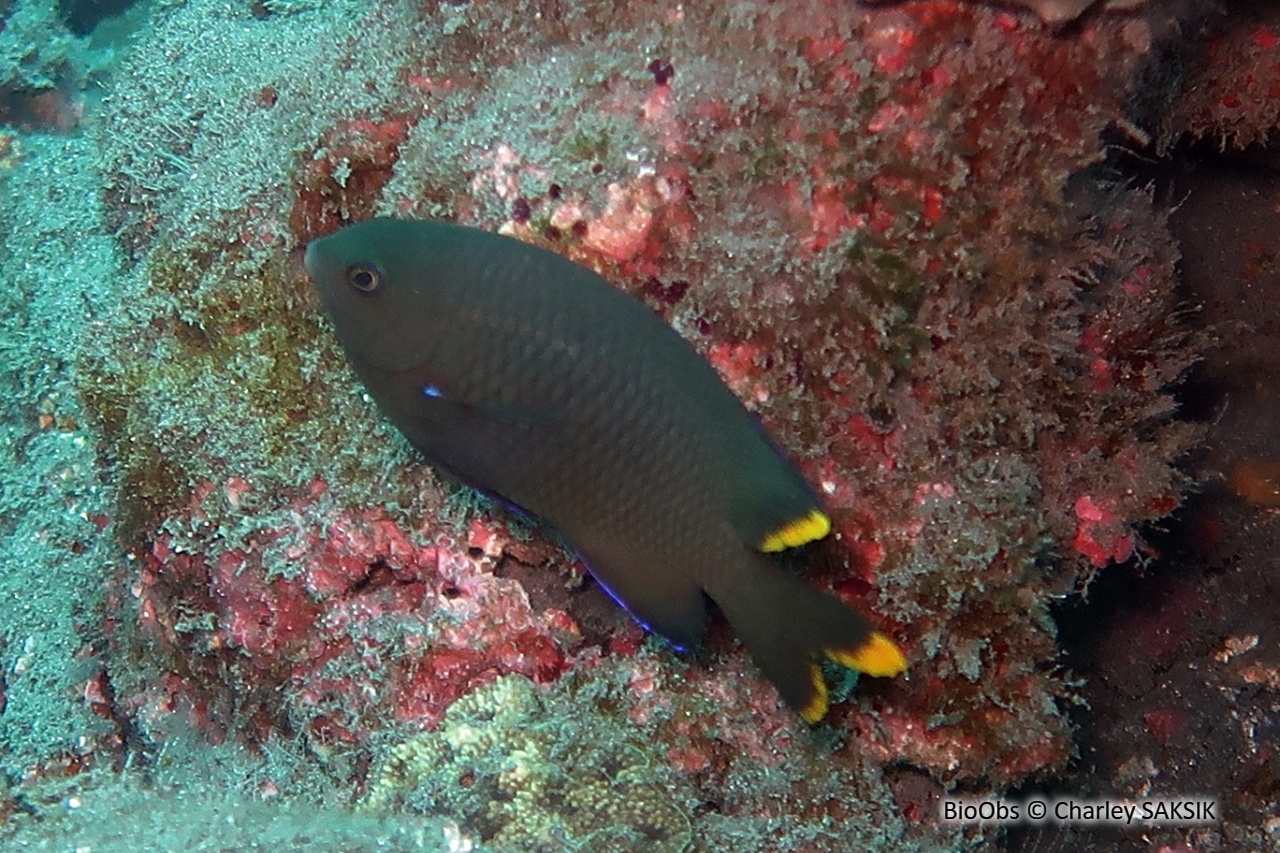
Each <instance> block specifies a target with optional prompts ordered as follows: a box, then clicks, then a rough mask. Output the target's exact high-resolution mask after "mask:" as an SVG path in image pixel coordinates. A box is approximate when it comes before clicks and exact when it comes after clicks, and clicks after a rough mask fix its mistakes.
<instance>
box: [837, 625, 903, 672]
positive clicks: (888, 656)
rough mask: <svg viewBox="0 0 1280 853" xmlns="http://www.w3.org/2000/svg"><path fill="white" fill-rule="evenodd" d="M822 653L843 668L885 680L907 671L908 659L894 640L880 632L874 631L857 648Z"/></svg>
mask: <svg viewBox="0 0 1280 853" xmlns="http://www.w3.org/2000/svg"><path fill="white" fill-rule="evenodd" d="M822 651H823V654H825V655H826V656H827V657H829V658H831V659H832V660H833V661H835V662H836V663H838V664H840V665H841V666H847V667H849V669H856V670H857V671H858V672H865V673H866V674H867V675H874V676H877V677H882V678H884V677H889V676H894V675H901V674H902V673H904V672H906V671H907V658H906V656H905V655H903V654H902V650H901V649H899V648H898V646H897V644H896V643H894V642H893V640H890V639H889V638H888V637H886V636H885V635H884V634H881V633H880V632H879V631H872V632H871V636H870V637H868V638H867V639H866V641H865V642H863V644H862V645H860V646H858V647H857V648H854V649H839V648H834V649H823V650H822Z"/></svg>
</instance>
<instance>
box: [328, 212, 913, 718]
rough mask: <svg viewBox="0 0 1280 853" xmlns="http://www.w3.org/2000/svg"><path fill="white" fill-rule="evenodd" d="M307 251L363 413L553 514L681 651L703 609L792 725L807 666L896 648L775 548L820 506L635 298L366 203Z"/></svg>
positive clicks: (820, 526) (880, 661) (821, 709)
mask: <svg viewBox="0 0 1280 853" xmlns="http://www.w3.org/2000/svg"><path fill="white" fill-rule="evenodd" d="M304 266H305V267H306V270H307V272H308V274H309V276H310V278H311V280H312V283H313V284H314V286H315V288H316V290H317V291H318V293H319V296H320V301H321V302H322V303H323V305H324V308H325V311H326V313H327V314H328V316H329V319H330V321H331V324H332V326H333V329H334V332H335V333H336V336H337V339H338V341H339V343H340V344H341V346H342V349H343V350H344V351H345V354H346V357H347V360H348V362H349V364H350V366H351V367H352V368H353V370H354V372H355V373H356V375H357V376H358V377H359V378H360V380H361V381H362V382H363V383H364V386H365V388H366V389H367V391H368V393H369V395H370V397H372V399H373V400H374V401H375V402H376V404H377V406H378V408H379V409H380V410H381V412H382V413H383V415H385V416H386V417H387V418H388V419H389V420H390V421H391V422H392V423H393V424H394V425H395V426H396V427H397V428H398V429H399V430H400V432H401V433H403V434H404V436H405V437H406V438H407V439H408V440H409V442H410V443H411V444H413V446H414V447H416V448H417V449H418V451H420V452H421V453H422V455H423V456H424V457H425V459H426V461H427V462H428V463H430V464H432V465H434V466H436V467H437V468H439V469H442V470H443V471H445V472H447V473H449V474H450V475H452V476H453V477H454V478H456V479H458V480H461V481H462V482H464V483H466V484H469V485H471V486H474V487H475V488H477V489H479V490H480V491H482V492H484V493H487V494H491V495H495V496H497V497H498V498H500V499H501V500H503V501H504V502H506V503H508V504H510V505H513V506H514V507H516V508H518V509H519V510H521V511H522V512H524V513H527V514H529V515H531V516H533V517H536V518H537V519H540V520H541V521H543V522H545V523H547V524H549V525H550V526H552V527H553V528H555V529H556V530H557V531H558V532H559V533H560V534H561V535H562V536H563V537H564V538H565V539H566V540H567V541H568V543H569V544H570V545H571V546H572V547H573V548H574V549H575V550H576V551H577V552H578V554H579V555H580V556H581V558H582V560H583V562H584V563H585V564H586V565H587V567H588V569H589V570H590V572H591V574H592V576H593V577H594V578H595V580H596V581H597V582H598V583H599V584H600V586H601V587H603V588H604V589H605V591H606V592H608V593H609V595H610V596H611V597H613V598H614V599H615V600H616V601H617V602H619V603H620V604H621V605H622V606H623V607H624V608H626V610H627V611H628V612H629V613H630V614H631V615H632V616H633V617H634V618H635V619H636V620H637V621H639V622H640V623H641V624H642V625H643V626H645V627H646V628H647V629H649V630H651V631H656V632H657V633H658V634H661V635H662V636H664V637H666V638H667V639H668V640H669V641H670V642H671V643H672V644H674V645H675V646H676V647H677V648H679V649H690V648H694V647H698V646H699V645H700V641H701V639H702V637H703V633H704V630H705V628H706V624H707V619H708V600H710V601H712V602H714V603H715V605H716V606H717V607H718V608H719V610H720V611H721V613H723V615H724V617H725V618H726V619H727V620H728V622H729V624H730V626H731V627H732V628H733V630H734V632H735V633H736V634H737V636H738V637H739V638H740V639H741V640H742V642H743V644H744V645H745V647H746V649H747V651H748V652H749V654H750V655H751V658H752V659H753V660H754V662H755V663H756V665H757V666H758V667H759V668H760V670H762V671H763V673H764V675H765V676H766V677H767V678H768V679H769V680H770V681H771V682H773V684H774V685H775V686H776V687H777V690H778V693H779V695H780V696H781V697H782V699H783V700H784V701H785V702H786V703H787V704H788V705H790V706H791V707H792V708H794V709H795V710H796V711H797V712H798V713H799V715H800V716H801V717H802V718H803V719H804V720H805V721H806V722H809V723H817V722H819V721H820V720H822V719H823V718H824V717H825V716H826V714H827V711H828V707H829V704H830V699H829V695H828V688H827V685H826V682H825V679H824V676H823V672H822V666H821V664H822V661H823V660H824V659H826V660H831V661H834V662H835V663H838V664H840V665H842V666H845V667H849V668H851V669H854V670H857V671H859V672H861V673H865V674H868V675H872V676H895V675H898V674H900V673H902V672H904V671H905V670H906V668H907V663H906V658H905V657H904V655H903V653H902V651H901V650H900V649H899V648H898V646H897V645H896V644H895V643H894V642H893V640H891V639H890V638H889V637H888V636H887V635H885V634H884V633H881V632H880V631H877V630H874V629H873V628H872V627H871V625H870V624H869V623H868V622H867V621H866V620H865V619H864V618H863V617H862V616H861V615H859V614H858V613H857V612H855V611H854V610H852V609H851V608H849V607H847V606H846V605H845V604H844V603H843V602H841V601H840V600H839V599H837V598H836V597H834V596H833V595H830V594H828V593H825V592H822V591H820V590H818V589H817V588H816V587H814V586H813V585H811V584H810V583H808V582H807V581H805V580H804V579H803V578H802V577H800V576H799V575H797V574H795V573H793V572H791V571H789V570H788V569H786V568H785V567H784V566H783V565H781V564H780V562H779V557H780V555H782V554H783V553H785V552H791V551H792V550H793V549H797V548H800V547H802V546H804V545H806V544H808V543H810V542H812V541H815V540H818V539H822V538H823V537H825V536H827V535H828V534H829V532H830V530H831V521H830V518H829V516H828V514H827V511H826V509H825V508H824V507H823V504H822V502H821V500H820V499H819V497H818V495H817V493H816V492H815V490H814V489H813V488H812V487H811V486H810V485H809V484H808V483H807V482H806V481H805V479H804V478H803V476H802V475H801V474H800V472H799V471H798V470H797V469H796V467H795V466H794V465H793V464H792V463H791V462H790V461H789V460H788V458H787V456H786V455H785V453H784V452H782V451H781V450H780V449H779V447H778V446H777V445H776V444H775V443H774V441H773V440H772V439H771V438H770V437H769V435H768V434H767V433H766V432H765V430H764V427H763V425H762V424H761V423H760V421H759V420H758V419H757V418H756V417H755V416H754V415H753V414H751V413H750V412H749V411H748V410H747V409H746V408H745V407H744V406H743V404H742V402H741V401H740V400H739V399H738V398H737V397H736V396H735V395H734V394H733V392H732V391H731V390H730V389H729V388H728V387H727V386H726V385H725V384H724V382H723V381H722V380H721V378H720V376H719V374H717V373H716V371H715V369H714V368H713V367H712V366H711V364H710V363H708V362H707V361H706V360H705V359H704V358H702V356H700V355H699V354H698V353H697V351H696V350H694V349H693V347H692V346H691V345H690V344H689V343H688V342H687V341H685V340H684V338H682V337H681V336H680V335H679V334H678V333H677V332H676V331H675V330H674V329H672V328H671V327H670V326H668V325H667V324H666V323H665V322H663V321H662V320H661V319H660V318H659V317H658V316H657V315H656V314H654V313H653V312H652V311H651V310H650V309H649V308H648V307H647V306H646V305H645V304H644V303H642V302H640V301H639V300H637V299H634V298H633V297H631V296H630V295H628V294H626V293H624V292H622V291H621V290H619V289H617V288H615V287H614V286H613V285H611V284H610V283H609V282H608V281H607V280H606V279H604V278H603V277H601V276H600V275H598V274H596V273H595V272H594V271H592V270H590V269H587V268H586V267H584V266H581V265H579V264H577V263H574V262H573V261H571V260H569V259H568V258H565V257H564V256H562V255H560V254H557V253H556V252H553V251H550V250H548V249H544V248H541V247H538V246H534V245H530V244H528V243H525V242H523V241H521V240H518V239H515V238H512V237H507V236H503V235H500V234H496V233H493V232H489V231H485V230H482V229H478V228H472V227H468V226H463V225H458V224H454V223H450V222H446V221H432V220H412V219H403V218H375V219H370V220H365V221H362V222H358V223H354V224H350V225H347V226H345V227H343V228H341V229H340V230H338V231H336V232H334V233H333V234H330V235H328V236H325V237H321V238H319V239H316V240H314V241H312V242H311V243H310V244H309V245H308V246H307V249H306V252H305V257H304Z"/></svg>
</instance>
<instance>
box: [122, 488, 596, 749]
mask: <svg viewBox="0 0 1280 853" xmlns="http://www.w3.org/2000/svg"><path fill="white" fill-rule="evenodd" d="M234 487H235V486H234V480H233V481H231V482H228V483H227V484H225V485H224V487H223V488H224V489H227V490H230V489H232V488H234ZM213 491H214V488H213V486H212V485H211V484H206V485H205V486H203V487H201V488H199V489H198V490H197V493H196V498H195V501H194V503H193V506H192V511H193V512H194V513H196V514H202V513H203V511H204V510H203V507H204V505H205V501H206V499H207V498H208V496H209V495H210V494H211V493H212V492H213ZM288 516H289V518H290V524H288V525H287V526H283V527H277V528H261V529H257V530H252V531H250V532H248V533H247V534H246V535H245V536H244V537H243V538H242V539H241V541H240V543H239V545H238V546H236V547H228V548H223V549H219V550H218V551H217V552H216V553H214V552H211V551H209V550H208V549H203V553H200V554H196V553H191V552H185V551H183V550H180V549H178V547H177V546H176V544H175V541H174V539H173V537H172V536H170V535H167V534H164V533H161V534H159V535H158V536H156V538H155V539H154V541H153V544H152V547H151V551H150V553H149V554H146V555H144V556H143V558H142V561H141V565H140V567H139V569H138V573H137V576H136V578H135V581H134V585H133V588H132V590H131V592H132V595H133V597H134V598H135V599H136V606H137V610H138V618H139V624H140V627H141V628H142V629H143V631H144V633H145V634H147V635H149V636H150V637H152V638H153V639H155V640H159V641H160V642H161V643H162V644H163V645H164V646H165V647H167V648H169V649H170V650H171V653H173V654H180V655H181V656H182V657H183V660H184V662H183V663H179V662H178V661H176V660H175V661H174V666H175V672H173V673H172V674H171V675H170V676H167V677H166V678H164V679H162V681H161V683H160V684H159V685H158V690H159V694H158V695H157V694H156V689H155V688H152V689H151V690H150V691H149V695H148V696H147V697H146V701H148V702H150V703H153V704H154V703H157V702H159V703H161V704H162V705H163V706H164V707H168V708H170V709H174V708H176V707H178V705H179V704H180V703H185V704H186V706H188V707H190V708H193V709H200V713H199V715H197V716H200V715H204V718H200V719H196V722H197V723H198V725H199V727H200V728H202V729H204V730H214V729H217V728H218V727H220V726H222V725H225V724H226V722H227V720H226V719H225V718H224V717H222V716H221V715H220V714H216V716H218V719H212V718H211V716H213V715H215V712H216V710H217V709H216V706H217V705H218V704H219V702H225V701H226V700H227V699H228V698H229V697H228V696H226V695H218V694H220V693H221V691H222V690H224V689H225V688H226V687H228V686H232V685H228V684H225V683H215V682H212V681H209V680H207V677H208V676H209V674H210V673H209V671H208V670H207V669H205V670H203V671H201V670H198V669H187V668H188V667H191V666H192V665H193V664H196V665H200V664H201V663H203V664H204V665H205V666H206V667H208V666H214V665H215V664H217V665H219V666H220V667H223V668H224V669H222V671H221V676H220V677H221V678H223V679H225V678H226V677H228V676H231V677H232V678H233V679H234V680H235V681H238V682H239V683H240V685H239V686H240V687H241V688H242V689H244V690H246V691H249V693H248V695H260V694H261V691H262V690H263V688H266V687H273V688H275V689H278V690H280V691H281V694H282V695H283V696H284V697H285V707H286V708H287V710H288V714H289V719H290V720H291V721H292V723H293V724H294V725H299V724H301V725H305V727H306V728H307V730H308V731H309V732H310V733H311V734H312V735H313V737H314V738H315V739H316V740H317V741H318V742H320V743H331V742H333V741H335V740H336V741H342V742H353V741H355V740H356V738H357V737H359V736H363V735H365V734H367V733H368V732H370V731H373V730H376V729H377V728H380V727H381V726H384V725H387V724H388V723H390V722H391V721H398V722H400V723H407V724H411V725H412V726H415V727H421V726H429V725H431V724H433V723H434V722H435V721H437V720H439V718H440V716H441V715H442V714H443V712H444V709H446V708H448V707H449V705H450V704H452V703H453V702H454V701H455V700H457V698H458V697H459V696H462V695H464V694H466V693H467V692H469V691H470V690H472V689H474V688H475V687H476V686H478V685H480V684H483V683H486V682H488V681H491V680H492V679H493V678H495V677H497V676H499V675H505V674H509V673H518V674H521V675H525V676H527V677H529V678H531V679H533V680H534V681H535V682H539V683H541V682H546V681H550V680H554V679H555V678H557V677H559V675H560V674H561V673H562V672H563V671H564V670H565V669H566V668H567V667H568V666H569V660H568V657H569V655H568V653H569V651H570V650H571V649H572V648H574V647H576V646H578V645H580V643H581V638H580V636H579V631H578V628H577V626H576V625H575V623H574V622H573V620H572V618H570V617H569V616H568V614H566V613H565V612H564V611H562V610H557V609H543V610H535V609H533V608H532V607H531V606H530V604H529V600H528V597H527V596H526V595H525V593H524V591H523V589H522V588H521V587H520V585H519V584H518V583H516V582H515V581H512V580H507V579H503V578H499V577H496V576H495V575H494V574H493V571H492V565H491V564H490V561H489V560H488V558H487V557H486V556H484V554H483V552H481V550H480V549H479V548H477V549H475V551H476V553H477V556H473V554H472V550H471V549H469V548H468V546H467V545H466V544H465V543H457V542H455V541H454V540H453V539H452V537H451V536H450V535H448V534H445V533H440V532H438V531H437V530H434V529H433V528H432V527H431V526H429V525H427V524H424V525H423V526H421V527H419V528H418V529H412V530H403V529H401V528H400V527H399V526H397V524H396V522H395V521H393V520H392V519H391V518H390V517H389V516H388V515H387V514H386V513H385V512H381V511H378V510H362V511H348V510H338V509H336V508H335V507H333V505H332V503H331V501H329V500H328V499H327V497H326V486H325V484H324V483H323V482H316V483H314V484H313V485H312V487H311V489H310V491H309V493H308V494H307V495H306V496H305V497H304V498H302V499H299V500H297V501H295V502H294V503H293V504H292V505H291V506H290V507H289V510H288ZM493 524H496V523H495V522H490V523H489V524H488V525H485V524H481V523H478V525H477V526H479V527H481V528H482V529H483V531H484V532H483V535H482V536H477V537H473V540H477V541H478V540H482V541H484V542H485V543H486V547H488V548H489V554H490V555H492V554H494V553H500V549H499V550H497V551H495V550H493V548H494V546H493V545H492V544H491V543H493V542H496V541H498V540H500V538H501V537H502V535H503V534H502V533H501V532H500V530H498V529H494V528H493V527H492V526H491V525H493ZM477 532H479V531H477ZM260 710H261V711H262V712H263V713H264V714H266V715H267V716H266V717H265V718H263V721H265V720H267V719H269V718H270V716H271V714H273V713H275V712H276V711H278V709H276V708H270V707H263V708H261V709H260Z"/></svg>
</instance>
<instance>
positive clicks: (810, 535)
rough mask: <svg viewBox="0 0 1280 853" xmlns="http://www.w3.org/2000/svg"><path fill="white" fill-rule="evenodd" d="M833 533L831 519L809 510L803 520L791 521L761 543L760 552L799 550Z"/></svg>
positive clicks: (816, 511) (823, 514)
mask: <svg viewBox="0 0 1280 853" xmlns="http://www.w3.org/2000/svg"><path fill="white" fill-rule="evenodd" d="M830 532H831V519H829V518H827V516H826V514H825V513H822V512H819V511H818V510H816V509H811V510H809V514H808V515H806V516H804V517H803V518H797V519H795V520H794V521H789V522H787V523H786V524H784V525H783V526H782V527H780V528H778V529H777V530H775V531H773V532H772V533H770V534H769V535H768V536H766V537H765V538H764V539H763V540H762V541H761V542H760V550H761V551H764V552H765V553H767V554H771V553H773V552H775V551H782V550H784V549H786V548H798V547H799V546H801V545H806V544H808V543H810V542H814V541H817V540H818V539H821V538H822V537H824V536H826V535H827V534H828V533H830Z"/></svg>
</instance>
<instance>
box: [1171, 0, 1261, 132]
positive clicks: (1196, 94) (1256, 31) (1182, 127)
mask: <svg viewBox="0 0 1280 853" xmlns="http://www.w3.org/2000/svg"><path fill="white" fill-rule="evenodd" d="M1228 6H1230V7H1231V8H1230V16H1229V17H1228V18H1226V19H1224V20H1223V21H1222V22H1214V23H1213V24H1211V25H1210V27H1209V33H1208V35H1209V38H1208V39H1207V41H1208V46H1207V50H1205V51H1203V52H1202V53H1200V54H1197V55H1195V56H1194V58H1193V59H1192V61H1191V63H1190V64H1191V67H1190V68H1189V70H1188V75H1187V77H1188V79H1187V80H1185V81H1184V82H1183V83H1182V85H1181V86H1180V89H1179V91H1180V97H1179V98H1178V100H1177V102H1176V104H1175V106H1174V108H1173V110H1172V116H1171V125H1172V130H1173V131H1174V135H1176V133H1179V132H1186V133H1189V134H1190V135H1192V136H1193V137H1203V138H1208V139H1210V140H1212V141H1214V142H1216V143H1217V144H1219V145H1220V146H1222V147H1223V148H1224V149H1225V148H1234V149H1245V148H1249V147H1250V146H1257V145H1259V144H1261V143H1266V142H1268V141H1274V139H1275V133H1276V127H1277V125H1280V11H1277V10H1276V9H1275V8H1274V7H1273V6H1270V5H1268V4H1265V3H1263V4H1250V3H1232V4H1228Z"/></svg>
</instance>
